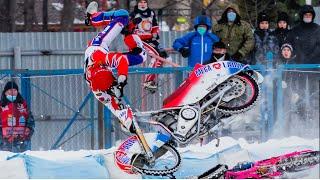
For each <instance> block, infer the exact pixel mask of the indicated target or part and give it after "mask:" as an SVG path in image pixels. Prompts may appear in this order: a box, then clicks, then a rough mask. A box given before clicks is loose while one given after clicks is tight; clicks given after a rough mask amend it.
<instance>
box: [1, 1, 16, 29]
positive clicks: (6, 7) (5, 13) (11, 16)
mask: <svg viewBox="0 0 320 180" xmlns="http://www.w3.org/2000/svg"><path fill="white" fill-rule="evenodd" d="M16 7H17V3H16V0H10V1H9V0H0V24H1V26H0V32H13V31H15V30H16V25H15V19H16V16H15V11H16Z"/></svg>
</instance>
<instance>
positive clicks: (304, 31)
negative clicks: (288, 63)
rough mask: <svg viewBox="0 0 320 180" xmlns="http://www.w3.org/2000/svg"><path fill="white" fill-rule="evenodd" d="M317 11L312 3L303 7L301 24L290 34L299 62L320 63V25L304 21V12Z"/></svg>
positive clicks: (289, 38)
mask: <svg viewBox="0 0 320 180" xmlns="http://www.w3.org/2000/svg"><path fill="white" fill-rule="evenodd" d="M306 12H310V13H312V14H313V20H314V17H315V12H314V10H313V8H312V6H310V5H305V6H303V7H302V9H301V12H300V21H301V22H300V24H298V25H297V26H296V27H294V28H293V29H292V30H291V32H290V33H289V35H288V41H289V43H290V44H291V45H292V46H293V51H294V53H295V54H296V56H297V57H296V62H297V63H298V64H319V63H320V26H319V25H318V24H316V23H314V22H313V21H312V22H311V23H304V22H303V14H305V13H306Z"/></svg>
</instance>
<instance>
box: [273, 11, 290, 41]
mask: <svg viewBox="0 0 320 180" xmlns="http://www.w3.org/2000/svg"><path fill="white" fill-rule="evenodd" d="M289 31H290V30H289V16H288V14H287V13H285V12H279V13H278V19H277V28H276V29H275V30H274V31H273V32H272V33H273V35H274V36H276V37H277V39H278V44H279V47H281V46H282V45H283V44H284V43H285V42H286V41H287V39H288V34H289Z"/></svg>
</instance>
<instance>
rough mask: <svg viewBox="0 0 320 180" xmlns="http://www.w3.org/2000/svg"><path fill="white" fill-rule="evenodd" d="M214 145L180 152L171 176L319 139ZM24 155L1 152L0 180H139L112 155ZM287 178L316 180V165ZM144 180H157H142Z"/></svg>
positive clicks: (290, 149)
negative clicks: (180, 158) (177, 167)
mask: <svg viewBox="0 0 320 180" xmlns="http://www.w3.org/2000/svg"><path fill="white" fill-rule="evenodd" d="M216 143H217V142H216V141H212V142H210V143H208V144H207V145H203V146H200V144H194V145H190V146H188V147H185V148H179V151H180V152H181V156H182V158H183V159H182V165H181V168H180V169H179V171H177V172H176V173H175V174H174V175H175V176H176V177H177V178H185V177H188V176H194V175H199V174H201V173H203V172H204V171H206V170H207V169H209V168H212V167H213V166H215V165H217V164H219V163H223V164H227V165H228V166H229V167H233V166H234V165H235V164H236V163H238V162H241V161H256V160H261V159H265V158H269V157H272V156H278V155H280V154H284V153H289V152H293V151H298V150H304V149H313V150H319V139H313V140H307V139H302V138H299V137H289V138H284V139H281V140H269V141H267V142H265V143H260V144H258V143H253V144H249V143H248V142H247V141H245V140H244V139H240V140H234V139H232V138H230V137H223V138H221V141H220V144H219V147H216ZM114 149H115V148H111V149H108V150H80V151H62V150H55V151H27V152H25V153H23V154H15V153H10V152H4V151H0V178H1V179H13V178H14V179H25V178H30V179H39V178H41V179H47V178H55V179H61V178H63V179H65V178H67V179H73V178H76V179H91V178H99V179H106V178H110V179H118V178H126V179H129V178H134V179H139V178H142V177H141V176H140V175H129V174H126V173H125V172H122V171H121V170H119V169H118V168H117V167H116V165H115V163H114V160H113V151H114ZM286 176H287V177H288V178H309V179H310V178H319V165H317V166H315V167H313V168H312V169H310V170H307V171H302V172H299V173H291V174H287V175H286ZM144 178H160V177H150V176H145V177H144Z"/></svg>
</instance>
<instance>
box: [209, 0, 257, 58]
mask: <svg viewBox="0 0 320 180" xmlns="http://www.w3.org/2000/svg"><path fill="white" fill-rule="evenodd" d="M239 12H240V11H239V8H238V6H236V5H234V4H231V5H229V6H228V7H227V8H226V9H225V11H224V12H223V14H222V16H221V19H220V20H219V21H218V24H216V25H215V26H213V32H214V33H216V34H217V35H218V36H219V37H220V38H221V40H222V42H223V43H225V44H226V45H227V50H228V52H229V53H230V54H231V57H232V59H235V60H243V59H244V58H245V57H246V56H247V55H248V54H249V53H250V52H251V50H252V49H253V48H254V38H253V33H252V30H251V28H250V25H249V23H247V22H245V21H242V20H241V16H240V14H239Z"/></svg>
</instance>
